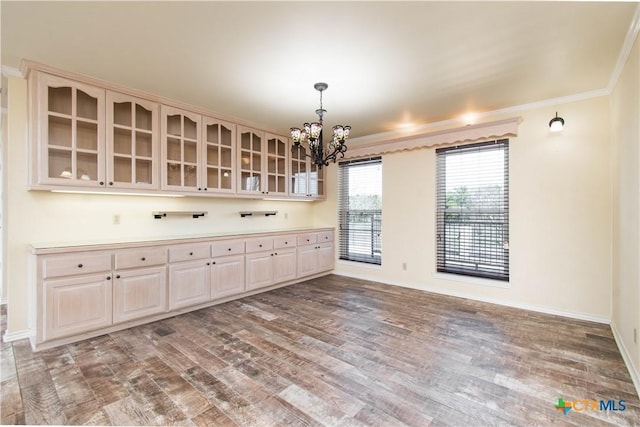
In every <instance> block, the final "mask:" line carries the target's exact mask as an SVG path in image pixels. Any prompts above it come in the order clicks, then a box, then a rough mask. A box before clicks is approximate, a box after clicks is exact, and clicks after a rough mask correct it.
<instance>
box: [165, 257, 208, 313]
mask: <svg viewBox="0 0 640 427" xmlns="http://www.w3.org/2000/svg"><path fill="white" fill-rule="evenodd" d="M209 270H210V266H209V261H205V260H198V261H191V262H183V263H178V264H172V265H170V266H169V309H171V310H173V309H176V308H181V307H188V306H190V305H195V304H200V303H203V302H207V301H208V300H209V288H210V284H209V283H210V282H209V281H210V271H209Z"/></svg>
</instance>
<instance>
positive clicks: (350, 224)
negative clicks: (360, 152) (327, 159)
mask: <svg viewBox="0 0 640 427" xmlns="http://www.w3.org/2000/svg"><path fill="white" fill-rule="evenodd" d="M338 221H339V223H340V229H339V240H340V259H344V260H349V261H359V262H365V263H371V264H381V263H382V243H381V239H380V234H381V229H382V158H381V157H372V158H367V159H358V160H350V161H343V162H340V163H339V165H338Z"/></svg>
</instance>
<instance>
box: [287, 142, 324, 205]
mask: <svg viewBox="0 0 640 427" xmlns="http://www.w3.org/2000/svg"><path fill="white" fill-rule="evenodd" d="M306 153H307V151H306V150H305V149H304V147H300V148H297V149H294V150H292V151H291V157H290V159H291V161H290V162H289V165H290V167H291V172H290V174H289V196H290V197H300V198H306V199H322V198H324V197H325V191H324V190H325V179H324V168H319V167H318V166H316V165H315V164H313V163H311V159H310V158H309V157H307V156H306Z"/></svg>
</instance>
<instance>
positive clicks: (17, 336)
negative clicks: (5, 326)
mask: <svg viewBox="0 0 640 427" xmlns="http://www.w3.org/2000/svg"><path fill="white" fill-rule="evenodd" d="M25 338H26V339H29V338H31V330H30V329H24V330H22V331H16V332H9V331H6V332H5V333H4V335H3V336H2V341H4V342H12V341H18V340H22V339H25Z"/></svg>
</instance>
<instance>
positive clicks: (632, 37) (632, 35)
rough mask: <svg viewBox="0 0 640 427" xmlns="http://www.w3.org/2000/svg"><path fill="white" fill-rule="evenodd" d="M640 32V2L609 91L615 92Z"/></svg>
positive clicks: (613, 72) (619, 56) (614, 70)
mask: <svg viewBox="0 0 640 427" xmlns="http://www.w3.org/2000/svg"><path fill="white" fill-rule="evenodd" d="M638 34H640V3H638V5H637V6H636V12H635V13H634V14H633V19H632V20H631V24H630V25H629V29H628V30H627V35H626V37H625V39H624V43H623V44H622V47H621V48H620V53H619V54H618V61H617V62H616V66H615V67H614V69H613V71H612V72H611V77H610V78H609V84H608V85H607V90H608V91H609V92H613V89H615V87H616V85H617V84H618V79H619V78H620V74H622V70H623V69H624V65H625V64H626V63H627V59H629V54H630V53H631V49H632V48H633V44H634V43H635V41H636V39H637V38H638Z"/></svg>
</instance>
